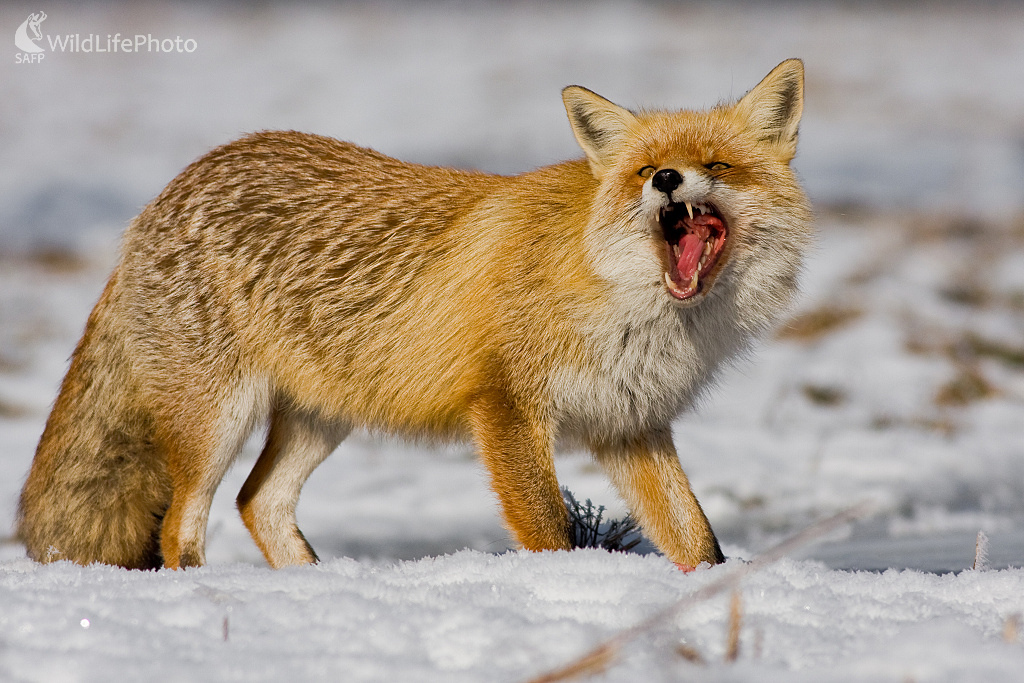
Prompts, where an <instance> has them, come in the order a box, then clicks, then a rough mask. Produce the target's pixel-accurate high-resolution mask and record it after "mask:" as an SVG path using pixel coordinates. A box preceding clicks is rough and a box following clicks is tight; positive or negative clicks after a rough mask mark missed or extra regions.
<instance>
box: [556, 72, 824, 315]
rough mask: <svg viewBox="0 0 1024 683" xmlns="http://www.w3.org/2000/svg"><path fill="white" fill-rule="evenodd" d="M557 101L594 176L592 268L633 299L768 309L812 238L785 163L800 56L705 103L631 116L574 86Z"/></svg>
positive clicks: (798, 103)
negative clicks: (729, 301) (721, 99)
mask: <svg viewBox="0 0 1024 683" xmlns="http://www.w3.org/2000/svg"><path fill="white" fill-rule="evenodd" d="M562 98H563V101H564V103H565V108H566V111H567V113H568V115H569V121H570V123H571V125H572V129H573V133H574V134H575V136H576V140H577V141H578V142H579V144H580V146H581V147H582V148H583V151H584V153H585V154H586V157H587V160H588V162H589V165H590V169H591V171H592V173H593V175H594V176H595V178H596V179H597V181H598V187H599V189H598V193H597V197H596V199H595V201H594V204H593V206H592V211H591V216H590V221H589V225H588V228H587V235H586V237H587V241H588V245H589V247H590V249H591V250H592V257H593V263H594V264H595V269H596V271H597V272H598V274H599V275H600V276H602V277H603V278H605V279H606V280H608V281H610V282H611V283H612V284H613V286H618V287H619V289H620V290H621V291H629V292H631V298H635V297H650V296H654V297H655V298H656V299H657V301H659V302H661V303H663V304H670V305H672V306H675V307H682V308H689V307H699V306H701V304H702V302H703V301H705V300H707V299H709V298H717V297H718V296H721V295H724V294H726V293H728V294H729V295H730V296H732V297H734V298H735V297H740V298H742V299H744V302H745V303H746V304H747V305H746V306H745V308H751V307H752V308H753V309H754V310H752V311H750V312H751V314H753V315H752V318H757V317H758V316H757V315H756V313H758V312H762V313H763V314H764V315H763V316H762V317H764V318H765V322H768V318H771V317H774V315H775V314H777V312H778V311H779V310H781V308H782V307H783V305H784V304H785V303H787V301H788V299H789V298H790V297H791V295H792V293H793V292H794V291H795V284H796V276H797V273H798V271H799V268H800V263H801V255H802V253H803V251H804V250H805V248H806V246H807V242H808V241H809V238H810V229H811V228H810V222H811V221H810V212H809V208H808V206H807V202H806V199H805V197H804V194H803V192H802V191H801V189H800V186H799V185H798V183H797V181H796V178H795V175H794V174H793V172H792V170H791V169H790V165H789V164H790V161H791V160H792V159H793V157H794V155H795V153H796V143H797V130H798V127H799V123H800V116H801V113H802V110H803V63H802V62H801V61H800V60H797V59H791V60H788V61H785V62H783V63H782V64H780V65H779V66H777V67H776V68H775V69H774V70H773V71H772V72H771V73H770V74H768V76H767V77H765V79H764V80H763V81H761V83H759V84H758V85H757V86H756V87H755V88H754V89H753V90H751V91H750V92H749V93H747V94H746V95H745V96H744V97H743V98H741V99H740V100H739V101H738V102H735V103H733V104H726V105H720V106H717V107H715V108H712V109H710V110H706V111H677V112H666V111H641V112H632V111H629V110H627V109H624V108H622V107H620V106H618V105H615V104H613V103H612V102H609V101H608V100H606V99H604V98H603V97H600V96H599V95H597V94H595V93H593V92H591V91H589V90H587V89H585V88H582V87H579V86H569V87H567V88H565V90H563V92H562ZM716 290H717V293H716ZM751 322H754V321H753V320H751Z"/></svg>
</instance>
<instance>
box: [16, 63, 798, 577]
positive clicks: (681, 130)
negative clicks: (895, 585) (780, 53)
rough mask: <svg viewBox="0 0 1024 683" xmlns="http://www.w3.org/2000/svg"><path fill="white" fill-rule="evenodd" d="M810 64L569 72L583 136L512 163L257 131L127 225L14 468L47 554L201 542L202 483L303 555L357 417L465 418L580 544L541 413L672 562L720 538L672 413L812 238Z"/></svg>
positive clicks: (573, 113)
mask: <svg viewBox="0 0 1024 683" xmlns="http://www.w3.org/2000/svg"><path fill="white" fill-rule="evenodd" d="M802 87H803V69H802V65H801V63H800V62H799V61H796V60H790V61H788V62H784V63H783V64H781V65H779V67H777V68H776V69H775V70H774V71H773V72H772V73H771V74H769V76H768V77H767V78H765V80H764V81H762V82H761V84H759V85H758V86H757V87H756V88H754V89H753V90H752V91H751V92H750V93H748V94H747V95H746V96H745V97H744V98H742V99H741V100H740V101H739V102H738V103H736V104H732V105H725V106H720V107H717V108H714V109H711V110H707V111H700V112H694V111H683V112H661V111H651V112H639V113H634V112H630V111H628V110H626V109H623V108H621V107H618V106H617V105H614V104H612V103H611V102H609V101H607V100H605V99H603V98H601V97H599V96H598V95H596V94H594V93H592V92H590V91H588V90H585V89H583V88H579V87H576V86H571V87H569V88H566V90H565V91H564V92H563V100H564V102H565V106H566V111H567V113H568V116H569V120H570V123H571V125H572V128H573V132H574V134H575V136H576V138H577V140H578V142H579V144H580V146H581V147H582V148H583V150H584V152H585V155H586V158H584V159H580V160H576V161H570V162H565V163H562V164H557V165H554V166H550V167H546V168H542V169H539V170H536V171H532V172H529V173H524V174H522V175H519V176H513V177H504V176H495V175H489V174H483V173H474V172H466V171H458V170H452V169H445V168H435V167H427V166H420V165H415V164H409V163H404V162H400V161H397V160H395V159H391V158H389V157H387V156H384V155H382V154H379V153H377V152H375V151H372V150H368V149H364V148H360V147H357V146H355V145H352V144H349V143H344V142H339V141H337V140H333V139H330V138H325V137H321V136H316V135H309V134H303V133H296V132H263V133H257V134H254V135H250V136H247V137H244V138H242V139H240V140H237V141H235V142H232V143H230V144H227V145H224V146H222V147H219V148H217V149H215V150H213V151H212V152H210V153H209V154H207V155H205V156H204V157H202V158H201V159H199V160H198V161H196V162H195V163H193V164H192V165H191V166H189V167H188V168H186V169H185V170H184V171H183V172H182V173H181V174H180V175H179V176H178V177H177V178H175V179H174V180H172V181H171V183H170V184H169V185H168V186H167V187H166V188H165V189H164V190H163V192H161V194H160V195H159V196H158V197H157V198H156V199H155V200H154V201H153V202H152V203H151V204H149V205H148V206H147V207H146V208H145V209H144V210H143V211H142V213H141V214H140V215H139V216H138V217H137V218H136V219H135V220H134V221H133V222H132V224H131V226H130V227H129V229H128V231H127V233H126V235H125V238H124V241H123V245H122V250H121V251H122V253H121V259H120V262H119V264H118V266H117V268H116V270H115V272H114V274H113V275H112V277H111V279H110V281H109V283H108V285H107V287H106V289H105V290H104V293H103V295H102V297H101V299H100V301H99V303H98V304H97V305H96V307H95V309H94V310H93V312H92V314H91V316H90V318H89V321H88V323H87V326H86V331H85V334H84V336H83V338H82V340H81V342H80V343H79V345H78V347H77V349H76V351H75V354H74V356H73V358H72V363H71V368H70V370H69V372H68V375H67V377H66V378H65V381H64V384H63V385H62V388H61V394H60V396H59V397H58V400H57V403H56V404H55V407H54V410H53V412H52V413H51V415H50V418H49V420H48V422H47V425H46V428H45V430H44V433H43V436H42V439H41V441H40V444H39V447H38V449H37V452H36V457H35V460H34V462H33V467H32V470H31V471H30V474H29V477H28V481H27V482H26V485H25V489H24V491H23V493H22V498H21V506H20V515H19V532H20V535H21V537H22V538H23V539H24V541H25V543H26V545H27V548H28V552H29V555H30V556H31V557H33V558H35V559H37V560H40V561H45V560H51V559H71V560H74V561H76V562H81V563H87V562H92V561H101V562H108V563H114V564H121V565H123V566H128V567H149V566H159V565H160V564H164V565H166V566H170V567H179V566H186V565H192V564H201V563H203V562H204V559H205V555H204V548H205V529H206V521H207V516H208V513H209V506H210V502H211V500H212V496H213V493H214V491H215V490H216V487H217V485H218V484H219V482H220V480H221V478H222V477H223V474H224V472H225V471H226V469H227V467H228V466H229V465H230V464H231V462H232V461H233V460H234V458H235V457H236V456H237V454H238V452H239V450H240V449H241V447H242V445H243V444H244V442H245V440H246V438H247V437H248V436H249V434H250V433H251V432H252V430H253V429H254V428H255V427H256V426H257V425H259V424H262V423H264V422H266V421H268V420H269V423H270V430H269V432H268V437H267V442H266V445H265V447H264V449H263V452H262V454H261V456H260V458H259V459H258V461H257V463H256V465H255V467H254V468H253V470H252V473H251V474H250V476H249V478H248V480H247V481H246V483H245V486H244V487H243V489H242V491H241V492H240V494H239V497H238V504H239V509H240V511H241V514H242V518H243V520H244V521H245V523H246V525H247V527H248V528H249V530H250V532H251V533H252V535H253V538H254V540H255V541H256V543H257V544H258V545H259V547H260V548H261V550H262V551H263V553H264V555H265V556H266V558H267V560H268V562H269V563H270V564H271V565H272V566H275V567H278V566H283V565H287V564H296V563H302V562H311V561H315V560H316V555H315V553H314V552H313V550H312V548H311V547H310V546H309V544H308V543H307V542H306V540H305V538H304V537H303V536H302V534H301V532H299V530H298V528H297V526H296V524H295V516H294V510H295V505H296V502H297V500H298V496H299V491H300V489H301V487H302V484H303V483H304V482H305V480H306V478H307V477H308V476H309V474H310V473H311V472H312V471H313V469H314V468H315V467H316V466H317V465H318V464H319V463H320V462H321V461H322V460H323V459H324V458H325V457H326V456H327V455H328V454H329V453H330V452H331V451H332V450H333V449H334V448H335V447H336V446H337V444H338V443H339V442H340V441H341V440H342V439H343V438H344V437H345V436H346V435H347V434H348V433H349V431H350V430H351V429H353V428H356V427H367V428H371V429H375V430H384V431H388V432H392V433H398V434H404V435H408V436H412V437H427V438H440V439H447V438H471V439H473V440H474V442H475V443H476V445H477V447H478V450H479V452H480V456H481V459H482V460H483V462H484V464H485V465H486V466H487V468H488V470H489V472H490V475H491V483H492V486H493V488H494V490H495V492H496V493H497V495H498V497H499V499H500V500H501V503H502V511H503V515H504V519H505V522H506V524H507V526H508V527H509V529H510V531H511V532H512V535H513V536H514V537H515V539H516V540H517V541H518V542H519V543H520V544H521V545H522V546H523V547H526V548H529V549H535V550H539V549H565V548H568V547H569V533H568V526H567V525H568V521H567V516H566V509H565V506H564V504H563V502H562V499H561V494H560V491H559V488H558V484H557V480H556V478H555V474H554V466H553V460H552V453H553V444H554V442H555V439H556V438H557V437H562V438H567V439H571V440H574V441H576V442H578V443H580V444H582V445H583V446H586V447H588V448H590V449H591V451H592V452H593V454H594V457H595V459H596V460H597V462H599V463H600V464H601V465H602V466H603V467H604V468H605V469H606V471H607V472H608V474H609V477H610V478H611V480H612V481H613V483H614V484H615V485H616V486H617V487H618V488H619V490H620V492H621V493H622V494H623V496H624V497H625V499H626V501H627V503H629V505H630V507H631V508H632V509H633V511H634V513H635V514H636V515H637V516H638V518H639V519H640V522H641V525H642V526H643V528H644V530H645V532H646V533H647V535H648V536H650V537H651V538H652V540H654V541H655V543H656V544H657V545H658V546H659V548H661V550H662V551H663V552H665V554H666V555H668V556H669V557H670V558H671V559H672V560H673V561H675V562H677V563H678V564H680V565H681V566H686V567H692V566H696V565H697V564H698V563H700V562H704V561H707V562H717V561H721V560H722V555H721V550H720V549H719V547H718V543H717V540H716V539H715V537H714V534H713V533H712V531H711V528H710V525H709V524H708V522H707V519H706V517H705V516H704V514H703V512H702V511H701V509H700V505H699V504H698V503H697V501H696V498H695V497H694V496H693V493H692V491H691V490H690V487H689V482H688V481H687V479H686V476H685V474H684V473H683V470H682V469H681V466H680V464H679V460H678V457H677V456H676V453H675V449H674V446H673V444H672V437H671V428H670V423H671V421H672V420H673V419H674V418H675V417H676V416H677V415H679V414H680V412H682V411H684V410H686V409H688V408H690V407H691V406H692V405H693V403H694V401H695V399H696V398H697V397H698V396H699V395H700V394H701V393H702V392H703V391H705V390H706V389H707V388H708V386H709V384H710V382H711V380H712V379H713V377H714V375H715V373H716V372H717V371H718V370H719V369H720V368H721V367H722V366H723V364H724V363H725V362H727V361H728V360H729V359H731V358H734V357H736V355H737V354H739V353H741V352H742V351H743V350H744V349H745V348H747V347H748V346H749V345H750V343H751V341H752V340H753V339H755V338H756V337H757V335H759V334H760V333H763V332H764V331H765V330H766V329H768V328H769V327H770V325H771V324H772V322H773V321H774V320H775V319H776V318H777V317H778V316H779V314H780V313H781V312H782V311H783V310H784V309H785V306H786V305H787V303H788V302H789V301H790V299H791V298H792V296H793V294H794V292H795V290H796V281H797V275H798V272H799V270H800V264H801V258H802V254H803V251H804V250H805V248H806V245H807V243H808V241H809V239H810V233H811V221H810V213H809V208H808V206H807V202H806V199H805V198H804V195H803V193H802V191H801V190H800V187H799V185H798V183H797V181H796V179H795V177H794V175H793V173H792V171H791V169H790V166H789V163H790V161H791V160H792V158H793V155H794V154H795V149H796V138H797V126H798V123H799V119H800V114H801V111H802Z"/></svg>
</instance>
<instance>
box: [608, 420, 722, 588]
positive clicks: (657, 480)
mask: <svg viewBox="0 0 1024 683" xmlns="http://www.w3.org/2000/svg"><path fill="white" fill-rule="evenodd" d="M592 450H593V451H594V456H595V458H596V459H597V461H598V462H599V463H600V464H601V465H602V467H603V468H604V470H605V471H606V472H607V473H608V478H609V479H611V481H612V483H613V484H614V485H615V487H616V488H617V489H618V490H619V493H620V494H621V495H622V497H623V498H624V499H625V500H626V503H627V504H628V505H629V507H630V509H631V510H632V511H633V515H634V516H635V517H636V518H637V519H638V520H639V521H640V526H641V527H642V528H643V530H644V533H645V534H646V535H647V537H648V538H650V539H651V540H652V541H654V544H655V545H656V546H658V549H659V550H661V552H662V553H664V554H665V555H666V556H667V557H668V558H669V559H670V560H672V561H673V562H675V563H676V564H677V565H679V566H680V568H682V569H693V568H695V567H696V566H697V565H699V564H700V563H701V562H708V563H710V564H718V563H720V562H724V561H725V556H724V555H722V549H721V547H719V545H718V539H717V538H715V533H714V532H713V531H712V530H711V524H709V523H708V518H707V517H706V516H705V515H704V510H702V509H701V507H700V503H698V502H697V497H696V496H694V495H693V491H692V490H691V489H690V480H689V479H688V478H687V476H686V473H685V472H683V468H682V466H681V465H680V464H679V457H678V456H677V455H676V449H675V446H674V445H673V444H672V435H671V432H670V431H669V429H668V428H665V429H662V430H658V431H655V432H652V433H649V434H646V435H644V436H642V437H640V438H638V439H635V440H632V441H627V442H620V443H617V444H612V445H609V444H601V445H600V446H595V447H593V449H592Z"/></svg>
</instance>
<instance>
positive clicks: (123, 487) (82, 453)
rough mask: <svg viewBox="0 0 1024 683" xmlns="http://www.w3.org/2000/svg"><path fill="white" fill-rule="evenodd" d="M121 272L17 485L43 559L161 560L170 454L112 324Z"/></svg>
mask: <svg viewBox="0 0 1024 683" xmlns="http://www.w3.org/2000/svg"><path fill="white" fill-rule="evenodd" d="M115 289H116V275H115V277H114V278H112V279H111V281H110V283H109V284H108V285H107V288H106V290H105V291H104V292H103V296H102V297H101V298H100V301H99V303H98V304H97V305H96V308H95V309H94V310H93V312H92V315H90V316H89V322H88V324H87V325H86V329H85V334H84V335H83V337H82V340H81V341H80V342H79V343H78V347H77V348H76V349H75V353H74V356H73V357H72V360H71V368H70V369H69V370H68V374H67V376H66V377H65V378H64V383H63V385H62V386H61V390H60V395H59V396H58V397H57V402H56V404H55V405H54V408H53V411H52V412H51V413H50V417H49V419H48V420H47V422H46V428H45V430H44V431H43V436H42V438H41V439H40V441H39V446H38V448H37V449H36V455H35V459H34V460H33V462H32V469H31V471H30V472H29V475H28V480H27V481H26V482H25V488H24V489H23V490H22V493H21V501H20V504H19V508H18V535H19V537H20V538H21V540H22V541H23V542H24V543H25V546H26V547H27V549H28V555H29V557H31V558H32V559H34V560H37V561H39V562H51V561H54V560H71V561H73V562H77V563H79V564H88V563H90V562H103V563H106V564H117V565H121V566H123V567H129V568H139V569H143V568H154V567H159V566H161V564H162V558H161V556H160V526H161V521H162V519H163V514H164V511H165V510H166V509H167V506H168V505H169V504H170V500H171V481H170V477H169V475H168V473H167V465H166V459H165V457H164V455H163V453H162V452H161V451H160V449H159V448H158V446H157V445H156V439H155V435H154V430H153V420H152V417H150V415H149V413H148V411H147V410H146V409H145V406H144V405H142V402H141V401H139V400H138V392H137V389H136V385H135V382H133V381H132V379H131V377H130V369H129V368H130V361H129V359H128V358H127V357H126V356H127V354H126V353H125V350H124V348H123V346H122V343H121V342H120V341H119V340H118V339H116V337H115V335H114V334H112V333H111V332H112V331H111V329H110V325H109V323H110V319H112V318H113V315H112V311H111V306H112V302H111V299H112V298H113V297H114V291H115Z"/></svg>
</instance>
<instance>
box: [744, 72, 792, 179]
mask: <svg viewBox="0 0 1024 683" xmlns="http://www.w3.org/2000/svg"><path fill="white" fill-rule="evenodd" d="M736 109H737V111H739V112H740V113H741V115H742V116H744V117H745V118H746V119H747V125H748V126H749V127H750V128H751V129H752V130H754V131H755V132H756V133H757V134H758V135H759V136H760V139H761V140H762V141H764V142H770V143H772V144H775V145H776V146H778V148H779V149H780V150H781V151H782V152H783V154H784V155H786V156H788V157H789V159H792V158H793V155H795V154H796V140H797V132H798V130H799V128H800V116H801V114H802V113H803V110H804V63H803V62H802V61H800V60H799V59H787V60H786V61H784V62H783V63H782V64H779V65H778V66H777V67H775V68H774V69H772V72H771V73H770V74H768V75H767V76H765V77H764V80H762V81H761V82H760V83H758V84H757V85H756V86H754V88H753V90H751V91H750V92H748V93H747V94H746V95H744V96H743V98H742V99H741V100H740V101H739V102H738V103H737V104H736Z"/></svg>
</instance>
